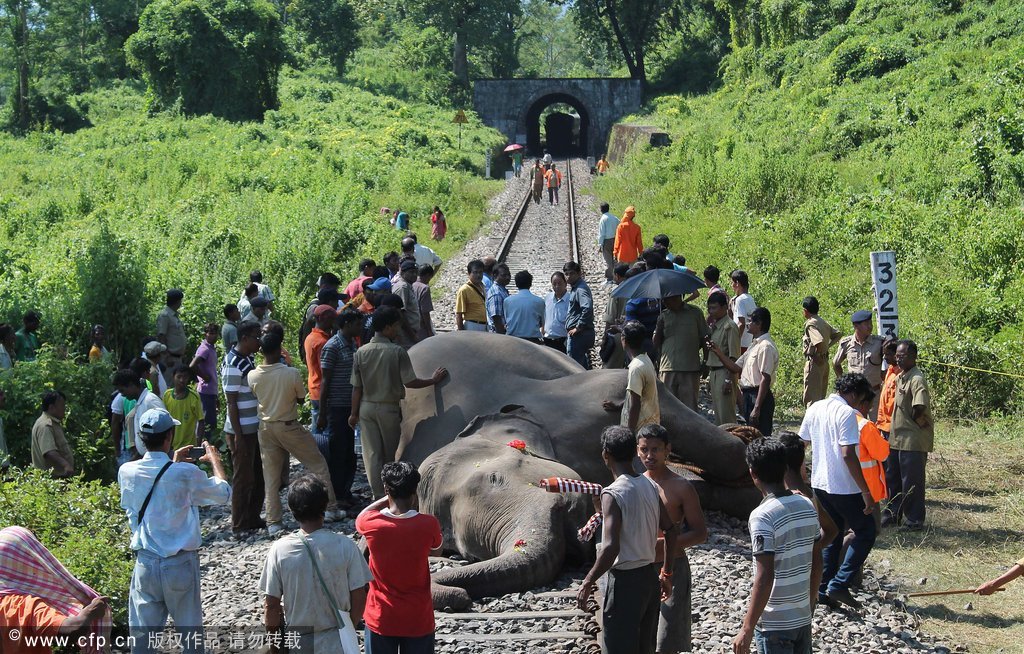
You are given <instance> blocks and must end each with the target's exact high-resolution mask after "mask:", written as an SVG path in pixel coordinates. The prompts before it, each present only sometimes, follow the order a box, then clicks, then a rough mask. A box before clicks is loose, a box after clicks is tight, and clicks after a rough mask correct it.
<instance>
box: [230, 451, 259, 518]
mask: <svg viewBox="0 0 1024 654" xmlns="http://www.w3.org/2000/svg"><path fill="white" fill-rule="evenodd" d="M227 439H228V447H230V448H231V465H232V469H231V529H232V530H233V531H236V532H238V531H246V530H249V529H261V528H263V527H265V526H266V523H265V522H264V521H263V520H261V519H260V509H261V508H263V498H264V485H263V461H262V459H261V457H260V441H259V437H258V436H257V435H256V434H245V433H243V434H242V435H241V436H235V435H234V434H228V435H227Z"/></svg>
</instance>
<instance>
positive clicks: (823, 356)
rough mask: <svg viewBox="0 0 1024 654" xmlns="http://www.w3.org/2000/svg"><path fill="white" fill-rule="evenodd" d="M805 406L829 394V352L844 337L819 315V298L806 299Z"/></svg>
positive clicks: (809, 296)
mask: <svg viewBox="0 0 1024 654" xmlns="http://www.w3.org/2000/svg"><path fill="white" fill-rule="evenodd" d="M803 306H804V319H805V322H804V338H803V345H804V359H806V361H805V362H804V406H810V404H811V403H812V402H817V401H818V400H822V399H824V398H825V394H826V393H827V392H828V350H829V348H831V347H832V346H833V345H834V344H835V342H836V341H838V340H839V337H840V336H842V334H840V333H839V332H838V331H836V330H835V328H834V327H832V325H830V324H828V323H827V322H825V320H824V319H823V318H822V317H821V316H819V315H818V298H816V297H814V296H813V295H808V296H807V297H805V298H804V303H803Z"/></svg>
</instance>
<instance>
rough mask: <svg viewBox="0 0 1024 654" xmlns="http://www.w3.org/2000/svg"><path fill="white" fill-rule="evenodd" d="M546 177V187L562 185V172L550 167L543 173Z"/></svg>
mask: <svg viewBox="0 0 1024 654" xmlns="http://www.w3.org/2000/svg"><path fill="white" fill-rule="evenodd" d="M544 176H545V177H547V179H548V188H560V187H561V186H562V172H561V171H560V170H557V169H555V168H552V169H551V170H549V171H548V172H547V174H546V175H544Z"/></svg>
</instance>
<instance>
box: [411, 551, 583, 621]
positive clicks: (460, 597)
mask: <svg viewBox="0 0 1024 654" xmlns="http://www.w3.org/2000/svg"><path fill="white" fill-rule="evenodd" d="M551 533H559V534H560V532H548V535H545V537H541V538H537V539H536V540H535V541H530V540H526V541H525V543H523V544H522V545H520V546H515V545H514V544H510V545H509V546H508V547H507V548H506V549H505V550H504V551H502V553H501V554H500V555H498V556H497V557H495V558H493V559H488V560H486V561H480V562H478V563H471V564H469V565H464V566H462V567H459V568H447V569H445V570H441V571H439V572H437V573H435V574H434V575H433V576H432V579H431V582H432V583H431V593H432V595H433V599H434V608H435V609H445V608H451V609H462V608H466V607H467V606H468V605H469V603H470V602H469V601H468V600H469V598H472V599H480V598H483V597H496V596H498V595H505V594H508V593H521V592H524V591H527V590H530V589H531V588H536V587H537V586H542V585H545V584H548V583H551V582H552V581H554V579H555V578H556V577H557V576H558V574H559V572H561V570H562V564H563V563H564V561H565V542H564V541H563V540H562V539H561V538H551V537H550V536H549V534H551ZM515 542H517V541H513V543H515Z"/></svg>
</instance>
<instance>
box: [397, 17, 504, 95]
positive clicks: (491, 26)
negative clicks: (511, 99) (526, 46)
mask: <svg viewBox="0 0 1024 654" xmlns="http://www.w3.org/2000/svg"><path fill="white" fill-rule="evenodd" d="M406 4H407V7H408V9H409V12H410V14H411V15H412V16H413V17H414V18H415V19H417V20H419V21H420V22H423V23H426V24H428V25H433V26H434V27H437V28H438V29H439V30H441V32H442V33H444V34H450V35H451V36H452V73H453V74H454V75H455V80H456V82H457V83H459V84H461V85H463V86H464V87H468V86H469V56H468V51H469V49H470V48H471V47H481V48H486V47H494V46H495V45H496V44H502V45H503V44H504V42H506V41H508V40H509V39H510V38H515V34H510V33H509V31H508V30H509V26H510V25H512V29H515V25H516V24H517V20H518V17H519V16H521V15H522V5H521V4H520V1H519V0H409V2H408V3H406ZM496 28H497V33H496ZM499 56H500V55H499ZM516 56H517V57H518V54H517V53H516ZM503 67H504V63H503V64H502V66H501V67H500V68H503ZM515 67H518V60H517V61H516V62H515ZM492 68H493V59H492ZM513 70H514V68H513Z"/></svg>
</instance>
